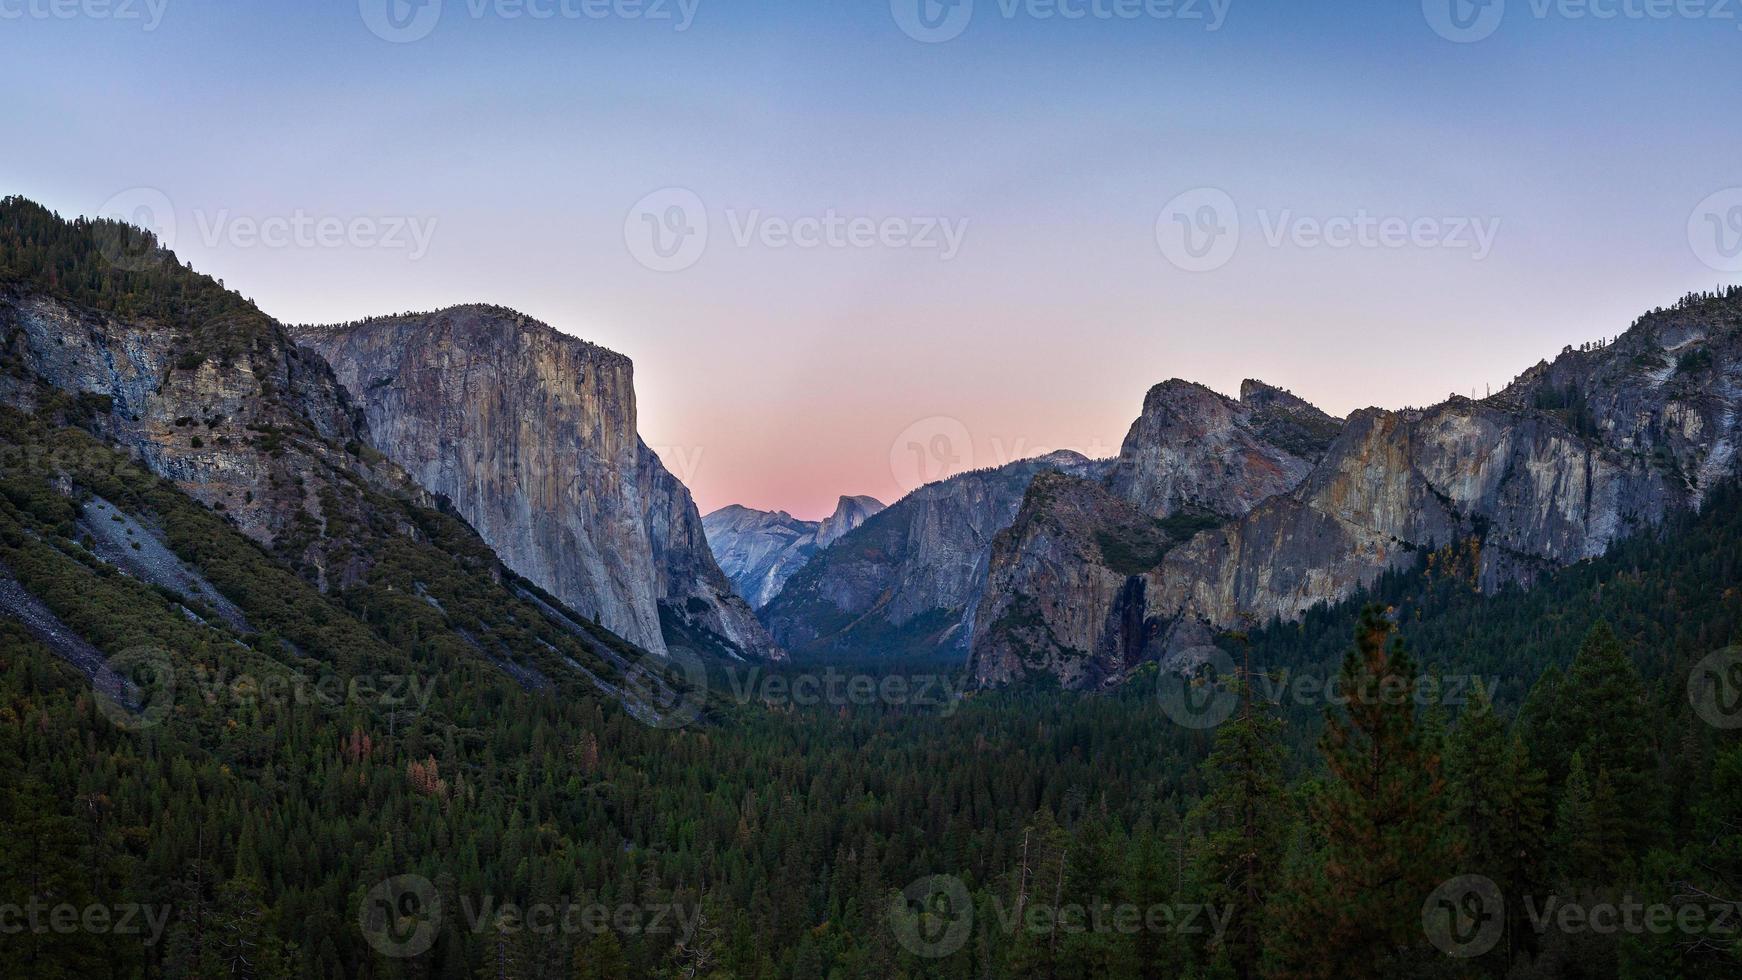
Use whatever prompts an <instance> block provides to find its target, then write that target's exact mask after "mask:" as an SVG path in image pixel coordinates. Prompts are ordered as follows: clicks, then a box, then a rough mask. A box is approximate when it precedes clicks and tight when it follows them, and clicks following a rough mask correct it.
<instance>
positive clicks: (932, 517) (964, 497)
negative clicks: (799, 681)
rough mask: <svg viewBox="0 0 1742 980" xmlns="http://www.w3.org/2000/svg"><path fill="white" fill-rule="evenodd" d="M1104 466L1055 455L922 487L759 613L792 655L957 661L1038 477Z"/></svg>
mask: <svg viewBox="0 0 1742 980" xmlns="http://www.w3.org/2000/svg"><path fill="white" fill-rule="evenodd" d="M1107 465H1108V464H1107V463H1106V462H1104V461H1102V462H1097V461H1094V460H1090V459H1088V458H1087V457H1085V456H1082V455H1080V454H1078V453H1073V452H1056V453H1052V454H1050V455H1047V456H1042V457H1038V458H1035V459H1027V460H1021V461H1018V462H1015V463H1011V464H1009V465H1007V466H1002V467H999V468H997V469H986V470H976V471H974V472H970V473H962V474H959V475H957V476H954V477H951V478H950V479H947V480H942V481H939V482H937V483H932V484H928V485H926V486H923V487H921V488H919V489H918V490H915V491H914V492H912V493H910V494H908V495H907V496H905V497H903V498H902V499H901V500H899V501H897V502H895V503H894V504H892V505H890V507H889V508H888V509H887V510H884V511H883V512H881V513H879V514H877V515H876V516H874V517H872V518H871V519H870V520H868V521H866V522H865V524H864V525H863V526H862V527H860V528H858V529H857V530H854V531H851V532H849V533H847V534H846V535H844V536H843V537H841V538H840V539H839V540H838V541H836V542H835V543H834V544H833V545H832V546H831V547H829V548H828V549H827V550H825V551H823V552H821V553H819V554H818V555H817V556H816V557H815V558H814V559H812V561H811V562H810V563H809V564H807V565H806V566H805V567H804V568H803V569H801V570H800V571H799V572H798V573H797V574H795V575H793V576H792V578H791V579H789V580H788V581H787V583H786V587H785V588H783V589H782V590H781V591H780V594H779V595H777V596H775V597H774V599H773V600H772V601H771V602H769V603H768V605H767V606H765V607H763V609H762V612H761V615H762V619H763V622H765V623H767V624H768V627H769V631H770V632H772V633H773V634H774V638H775V640H776V641H777V642H779V643H780V644H781V645H782V646H783V647H785V648H787V649H788V650H790V651H793V652H794V654H795V655H798V654H801V653H802V654H804V655H810V656H820V655H826V656H842V657H866V656H869V657H880V656H888V655H895V654H899V655H916V656H933V655H938V654H945V655H950V656H960V655H962V654H963V653H965V652H966V650H967V645H968V637H969V635H970V633H971V632H972V629H973V621H974V610H975V608H976V607H977V606H978V604H979V601H980V595H981V592H982V590H983V589H984V587H985V582H986V571H987V565H988V562H989V560H990V558H991V551H992V540H993V538H994V536H996V535H997V533H998V532H999V531H1001V530H1003V529H1004V528H1006V527H1008V526H1010V522H1011V521H1013V520H1014V519H1015V518H1016V512H1017V509H1018V508H1019V507H1020V506H1021V504H1022V497H1023V494H1024V492H1025V491H1026V490H1027V489H1028V485H1029V482H1030V481H1031V480H1033V479H1034V478H1035V476H1036V475H1038V474H1040V473H1044V472H1049V471H1059V472H1065V473H1073V474H1077V475H1089V474H1094V475H1097V476H1098V475H1100V474H1102V473H1104V472H1105V470H1106V467H1107Z"/></svg>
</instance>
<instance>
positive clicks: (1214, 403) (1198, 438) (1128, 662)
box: [969, 379, 1341, 687]
mask: <svg viewBox="0 0 1742 980" xmlns="http://www.w3.org/2000/svg"><path fill="white" fill-rule="evenodd" d="M1340 426H1341V422H1340V421H1339V420H1337V419H1334V418H1332V417H1331V416H1329V415H1327V414H1325V413H1324V412H1322V411H1320V410H1318V409H1317V408H1314V407H1313V406H1312V405H1309V404H1307V403H1306V402H1305V401H1303V400H1301V399H1299V398H1296V397H1295V396H1294V395H1292V394H1289V393H1288V392H1286V391H1283V390H1282V389H1280V388H1275V387H1272V386H1270V385H1266V384H1264V383H1262V382H1259V381H1251V380H1248V381H1246V382H1245V383H1244V384H1243V385H1242V386H1241V390H1240V398H1239V400H1235V399H1232V398H1228V397H1226V396H1224V395H1221V394H1219V393H1217V392H1214V391H1211V390H1210V389H1208V388H1205V387H1204V386H1202V385H1198V384H1193V383H1191V382H1188V381H1181V380H1178V379H1175V380H1171V381H1166V382H1163V383H1161V384H1158V385H1156V386H1155V387H1154V388H1152V389H1150V391H1149V394H1148V395H1147V396H1145V398H1144V400H1143V411H1142V414H1141V415H1139V416H1138V418H1137V420H1136V421H1135V422H1133V423H1132V425H1131V429H1130V431H1129V432H1128V433H1127V435H1126V437H1125V441H1124V443H1123V444H1122V446H1121V448H1120V452H1119V458H1118V459H1117V460H1115V461H1114V462H1113V464H1112V467H1111V469H1110V470H1109V472H1108V473H1107V474H1106V475H1105V477H1104V479H1102V480H1099V481H1097V480H1087V479H1081V478H1068V477H1062V476H1061V477H1054V478H1049V479H1044V480H1036V481H1035V483H1034V484H1033V486H1031V487H1030V488H1029V491H1028V494H1027V496H1026V497H1025V499H1024V500H1023V503H1022V509H1021V511H1020V512H1019V513H1018V515H1017V518H1016V520H1015V522H1014V523H1013V524H1012V525H1011V527H1010V528H1009V529H1008V530H1005V531H1003V532H1002V533H1000V534H999V535H998V537H997V539H996V540H995V541H994V542H993V548H992V557H991V562H990V570H989V574H988V581H987V585H986V592H985V599H984V600H983V603H982V605H981V609H982V614H981V616H980V617H979V618H978V620H977V621H976V623H975V627H974V633H973V636H972V638H971V640H970V644H969V649H970V653H971V663H970V674H971V675H972V677H973V680H974V681H975V683H977V684H980V685H993V684H1003V683H1009V682H1012V681H1015V680H1018V679H1020V678H1022V677H1025V676H1027V675H1029V674H1030V673H1034V672H1039V673H1043V674H1050V675H1052V676H1053V677H1055V678H1056V679H1057V680H1058V681H1060V682H1061V683H1063V684H1065V685H1067V686H1073V687H1074V686H1098V685H1101V684H1105V683H1112V682H1117V681H1119V680H1122V679H1124V676H1125V675H1126V673H1127V672H1129V671H1130V670H1131V669H1133V668H1135V667H1137V666H1138V665H1140V664H1141V663H1143V662H1144V661H1145V660H1147V659H1152V654H1151V653H1150V652H1149V649H1148V648H1149V645H1150V643H1151V641H1152V640H1153V635H1152V634H1153V632H1154V625H1153V624H1152V623H1150V622H1149V615H1148V614H1149V605H1148V590H1149V582H1148V581H1147V580H1146V579H1145V578H1144V577H1143V573H1144V572H1146V571H1148V570H1149V569H1152V568H1154V567H1155V566H1157V565H1158V564H1160V563H1161V561H1162V559H1163V557H1164V556H1165V555H1166V554H1167V553H1168V552H1169V551H1170V550H1172V549H1173V548H1174V547H1175V546H1177V545H1179V544H1181V543H1183V542H1184V541H1186V540H1188V539H1190V538H1191V537H1192V536H1193V535H1194V534H1196V533H1197V532H1199V531H1202V530H1205V529H1207V528H1212V527H1216V526H1219V525H1221V524H1223V523H1225V522H1226V521H1229V520H1231V519H1235V518H1239V517H1241V516H1243V515H1245V514H1247V513H1249V512H1250V511H1251V510H1252V508H1253V507H1254V506H1257V505H1258V504H1259V503H1261V502H1262V501H1264V500H1267V499H1269V498H1271V497H1274V496H1276V495H1278V494H1282V493H1287V492H1288V491H1290V490H1292V489H1294V488H1295V487H1296V486H1298V485H1299V484H1300V483H1301V481H1302V480H1304V479H1306V477H1307V475H1308V473H1310V472H1311V471H1312V468H1313V466H1314V464H1315V463H1317V462H1318V461H1319V460H1321V459H1323V458H1324V455H1325V453H1326V451H1327V450H1328V449H1329V447H1330V445H1331V444H1332V441H1333V440H1334V439H1335V437H1336V434H1337V430H1338V429H1339V427H1340ZM1194 637H1195V638H1196V639H1200V640H1201V639H1203V638H1204V637H1203V635H1202V634H1201V631H1200V633H1198V634H1194ZM1179 645H1182V646H1183V645H1184V644H1183V643H1181V644H1179Z"/></svg>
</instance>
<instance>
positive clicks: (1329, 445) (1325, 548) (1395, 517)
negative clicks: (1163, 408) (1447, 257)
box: [970, 293, 1742, 684]
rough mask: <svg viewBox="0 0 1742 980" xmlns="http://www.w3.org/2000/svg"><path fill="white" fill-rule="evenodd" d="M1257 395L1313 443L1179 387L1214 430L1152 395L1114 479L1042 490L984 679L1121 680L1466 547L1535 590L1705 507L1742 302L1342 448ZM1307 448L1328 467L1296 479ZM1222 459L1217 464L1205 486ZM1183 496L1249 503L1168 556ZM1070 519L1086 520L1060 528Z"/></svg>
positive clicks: (1729, 421) (1727, 299)
mask: <svg viewBox="0 0 1742 980" xmlns="http://www.w3.org/2000/svg"><path fill="white" fill-rule="evenodd" d="M1164 387H1168V386H1164ZM1173 388H1174V389H1175V390H1177V389H1178V386H1177V385H1175V386H1173ZM1158 390H1159V389H1158ZM1249 395H1256V396H1257V397H1254V398H1252V399H1251V401H1252V403H1253V407H1254V408H1259V407H1260V406H1262V410H1264V411H1271V410H1273V409H1275V408H1278V407H1280V408H1283V409H1284V410H1285V411H1286V414H1287V415H1288V416H1290V417H1291V418H1292V419H1293V422H1291V423H1290V424H1288V425H1287V426H1284V427H1282V428H1277V427H1274V426H1267V431H1268V432H1269V433H1271V435H1269V436H1267V437H1266V439H1267V440H1268V439H1273V438H1281V439H1287V440H1292V439H1294V434H1301V433H1302V432H1303V431H1304V434H1307V435H1309V436H1310V438H1309V439H1306V440H1303V441H1300V442H1298V443H1295V444H1294V445H1295V447H1296V449H1297V450H1298V451H1299V452H1302V453H1305V454H1307V455H1305V456H1300V455H1296V453H1295V452H1283V451H1282V450H1281V449H1280V447H1278V446H1276V444H1275V443H1268V445H1269V446H1270V447H1271V448H1272V449H1274V450H1276V452H1277V453H1281V455H1277V454H1275V453H1270V452H1265V451H1262V450H1260V449H1255V448H1254V446H1253V445H1252V444H1251V443H1249V442H1248V441H1247V440H1246V439H1245V438H1244V434H1245V433H1246V432H1247V430H1249V429H1252V428H1253V426H1250V425H1248V426H1245V427H1242V426H1239V425H1232V426H1231V425H1227V424H1222V423H1221V419H1222V417H1223V415H1224V414H1225V413H1227V412H1228V411H1229V410H1228V406H1227V405H1219V406H1218V405H1217V404H1216V403H1215V402H1214V401H1213V400H1211V399H1207V398H1205V397H1204V396H1201V395H1191V396H1189V397H1186V396H1176V397H1173V398H1170V399H1166V401H1168V402H1170V403H1172V404H1176V405H1177V404H1189V405H1193V406H1198V408H1199V416H1200V417H1203V418H1211V419H1213V420H1215V421H1216V424H1211V425H1195V426H1194V425H1180V424H1171V423H1169V420H1171V419H1172V418H1173V417H1174V415H1175V414H1177V413H1171V412H1159V413H1158V412H1155V411H1152V408H1151V404H1150V403H1153V402H1155V401H1156V396H1155V393H1153V392H1152V395H1151V399H1150V403H1146V406H1145V413H1144V414H1145V419H1140V420H1139V422H1138V423H1137V425H1135V426H1134V427H1133V430H1132V436H1131V438H1129V439H1128V440H1127V446H1126V451H1125V452H1123V453H1122V454H1121V460H1120V465H1119V467H1118V469H1117V470H1116V471H1115V472H1114V474H1113V475H1112V476H1111V477H1110V478H1109V480H1108V481H1107V488H1108V489H1109V490H1110V491H1111V494H1110V495H1101V494H1097V493H1096V492H1095V491H1093V490H1091V489H1089V488H1084V487H1073V488H1068V492H1065V491H1060V490H1057V489H1055V490H1054V491H1053V492H1050V493H1048V494H1046V495H1044V496H1038V497H1034V499H1031V500H1029V501H1028V502H1026V503H1025V510H1031V511H1033V513H1029V514H1028V515H1027V517H1026V519H1025V520H1024V521H1023V522H1021V523H1022V527H1021V529H1019V531H1018V533H1014V534H1011V535H1007V536H1005V537H1003V538H1001V539H1000V542H999V547H998V548H997V549H995V554H994V557H993V563H992V575H991V584H990V586H989V595H988V598H987V600H986V608H987V609H988V611H989V616H990V611H991V610H993V609H996V610H998V612H997V615H996V617H993V618H988V619H987V620H985V622H986V627H985V628H984V629H982V630H980V631H979V632H977V633H976V635H975V639H974V643H973V650H972V654H971V659H970V672H971V673H972V675H973V676H974V677H975V679H976V680H977V681H978V682H979V683H982V684H998V683H1004V682H1007V681H1009V680H1012V679H1015V678H1017V677H1020V676H1023V675H1025V674H1027V673H1029V672H1031V671H1039V672H1042V673H1046V674H1051V675H1053V676H1056V677H1058V678H1060V679H1061V680H1064V681H1066V682H1067V683H1080V684H1092V683H1097V682H1099V681H1102V680H1106V679H1117V678H1118V677H1120V676H1121V675H1122V674H1123V673H1124V672H1126V671H1128V670H1129V669H1130V668H1131V667H1133V666H1134V665H1136V664H1138V663H1141V662H1143V661H1146V660H1154V659H1160V658H1164V657H1166V656H1168V655H1170V654H1177V653H1180V652H1182V651H1184V650H1186V649H1189V648H1190V647H1193V646H1197V645H1201V644H1202V643H1203V642H1205V639H1206V637H1207V636H1208V635H1209V633H1210V631H1212V630H1214V629H1222V628H1228V627H1232V626H1236V625H1238V624H1239V623H1241V622H1242V621H1243V620H1245V619H1248V618H1250V619H1256V620H1257V621H1259V622H1264V621H1268V620H1272V619H1280V620H1283V621H1291V620H1295V619H1297V618H1299V617H1300V616H1301V615H1302V614H1303V613H1304V612H1306V611H1307V610H1308V609H1311V608H1313V607H1314V606H1316V605H1319V604H1321V603H1329V602H1336V601H1338V600H1341V599H1343V598H1346V597H1348V596H1350V595H1352V594H1353V593H1355V592H1356V591H1357V590H1358V589H1360V588H1362V587H1363V586H1365V585H1367V584H1369V583H1371V582H1372V581H1373V580H1374V579H1375V578H1376V577H1377V576H1379V575H1380V574H1381V573H1383V572H1386V571H1388V570H1395V569H1400V568H1404V567H1406V566H1409V565H1412V564H1414V563H1416V562H1419V561H1423V560H1426V559H1427V558H1428V557H1429V556H1436V557H1437V558H1439V559H1450V558H1452V557H1453V556H1458V557H1459V560H1461V561H1465V562H1467V563H1468V564H1469V566H1470V574H1471V577H1472V583H1473V586H1474V587H1475V588H1477V589H1480V590H1482V591H1484V592H1493V591H1496V590H1498V589H1500V588H1503V587H1505V586H1507V585H1509V584H1529V583H1530V582H1531V581H1533V580H1534V579H1535V578H1536V577H1537V576H1538V575H1540V574H1541V573H1543V572H1545V571H1548V570H1551V569H1554V568H1558V567H1562V566H1564V565H1567V564H1570V563H1573V562H1577V561H1582V560H1586V559H1590V558H1594V557H1597V556H1600V555H1602V554H1603V553H1604V552H1605V551H1606V550H1607V549H1608V548H1609V546H1610V545H1612V544H1613V543H1614V542H1616V541H1617V540H1619V539H1620V538H1622V537H1624V536H1626V535H1629V534H1632V533H1635V532H1638V531H1641V530H1644V529H1647V528H1650V527H1653V526H1655V525H1657V524H1659V523H1660V522H1662V521H1663V520H1664V519H1665V517H1666V516H1668V515H1669V514H1672V513H1674V512H1677V511H1680V510H1684V509H1688V508H1697V507H1699V506H1700V504H1701V502H1702V500H1703V496H1704V494H1705V492H1706V491H1707V489H1709V488H1710V487H1712V486H1714V485H1716V484H1717V483H1719V482H1721V481H1722V480H1724V479H1725V478H1727V477H1729V476H1731V475H1733V474H1734V473H1735V472H1736V446H1737V442H1738V438H1739V435H1738V432H1737V407H1738V402H1739V399H1742V296H1739V295H1738V294H1736V293H1730V294H1727V295H1724V296H1704V297H1693V298H1690V299H1689V300H1687V301H1684V302H1683V303H1682V304H1680V305H1678V306H1677V307H1676V308H1674V309H1671V310H1660V311H1657V312H1655V313H1653V314H1651V315H1649V316H1647V317H1645V318H1643V319H1641V320H1640V321H1639V322H1638V323H1636V324H1635V325H1634V326H1633V328H1632V329H1630V330H1629V331H1627V332H1626V333H1625V334H1623V335H1622V336H1620V337H1619V338H1617V340H1616V341H1615V342H1614V343H1611V344H1596V345H1586V346H1585V347H1584V348H1581V349H1578V350H1574V349H1571V348H1569V349H1567V350H1566V351H1564V352H1563V353H1562V354H1561V356H1560V357H1558V358H1557V359H1556V360H1555V361H1554V362H1553V363H1547V362H1544V363H1542V364H1538V365H1537V366H1536V367H1533V368H1532V369H1530V370H1529V371H1527V372H1526V373H1525V374H1524V375H1522V376H1521V377H1520V378H1519V379H1518V380H1517V381H1515V382H1514V383H1513V384H1512V385H1510V386H1509V387H1507V388H1506V389H1505V390H1504V391H1502V392H1500V393H1498V394H1496V395H1494V396H1492V397H1490V398H1488V399H1485V400H1483V401H1480V402H1478V401H1472V400H1470V399H1466V398H1460V397H1453V398H1451V399H1450V400H1448V401H1446V402H1444V403H1442V404H1440V405H1437V406H1434V407H1432V408H1428V409H1419V410H1417V409H1412V410H1405V411H1399V412H1392V411H1385V410H1381V409H1366V410H1363V411H1360V412H1357V413H1355V414H1354V415H1353V416H1351V417H1350V418H1349V419H1348V420H1347V422H1346V423H1344V424H1343V426H1342V428H1341V431H1340V432H1337V433H1336V435H1335V438H1334V439H1332V440H1330V441H1328V442H1326V441H1325V439H1324V437H1325V435H1326V434H1328V428H1327V427H1326V426H1325V424H1324V420H1323V419H1321V418H1319V417H1318V416H1317V415H1315V414H1313V413H1305V412H1304V411H1303V409H1302V408H1301V407H1300V406H1299V405H1296V404H1293V403H1292V402H1289V401H1285V400H1282V399H1279V398H1277V397H1276V396H1275V395H1272V394H1270V393H1268V392H1267V391H1264V390H1262V389H1257V388H1253V387H1251V386H1250V385H1249V386H1248V389H1247V390H1246V391H1244V392H1243V399H1242V400H1243V402H1244V401H1246V400H1247V397H1246V396H1249ZM1151 416H1156V417H1157V420H1150V417H1151ZM1296 423H1298V426H1297V425H1296ZM1261 425H1264V424H1263V423H1261ZM1279 433H1294V434H1289V435H1280V436H1279V435H1278V434H1279ZM1158 437H1159V438H1158ZM1176 438H1177V439H1183V442H1171V441H1167V440H1172V439H1176ZM1134 457H1135V459H1134ZM1291 457H1292V458H1293V459H1304V458H1309V457H1310V458H1312V459H1313V463H1312V465H1311V467H1310V469H1309V470H1307V471H1305V472H1303V473H1300V476H1299V477H1296V476H1295V475H1294V474H1295V473H1297V472H1299V471H1298V468H1297V467H1296V466H1295V465H1294V464H1293V462H1292V461H1291ZM1205 461H1215V463H1216V465H1215V466H1214V467H1212V473H1213V475H1215V476H1217V477H1219V478H1220V479H1219V481H1213V482H1212V484H1211V485H1210V486H1208V487H1206V486H1204V485H1203V484H1202V481H1203V479H1204V477H1205V469H1204V466H1203V465H1202V464H1203V463H1204V462H1205ZM1291 481H1292V484H1293V485H1289V484H1290V482H1291ZM1180 503H1184V504H1187V505H1196V506H1198V507H1201V508H1203V509H1205V510H1209V511H1216V512H1219V513H1222V514H1226V515H1228V516H1230V517H1231V518H1232V519H1231V520H1228V521H1227V522H1226V523H1224V524H1221V525H1220V526H1218V527H1214V528H1209V529H1205V530H1203V531H1201V532H1200V533H1198V534H1196V535H1195V536H1193V537H1192V538H1191V539H1190V540H1189V541H1187V542H1185V543H1182V544H1178V546H1177V547H1171V548H1169V549H1168V550H1166V551H1165V552H1162V551H1160V550H1158V549H1155V548H1152V547H1151V546H1150V545H1151V540H1150V535H1149V534H1148V532H1147V530H1142V531H1141V532H1139V531H1134V530H1133V528H1134V527H1137V525H1134V523H1133V513H1132V512H1133V511H1136V512H1138V513H1147V514H1151V515H1154V514H1157V513H1166V512H1168V511H1169V510H1170V509H1171V508H1173V507H1175V506H1177V505H1178V504H1180ZM1048 511H1056V513H1050V514H1049V513H1048ZM1055 525H1059V526H1070V527H1072V528H1074V529H1075V530H1074V531H1073V532H1072V533H1071V534H1068V535H1059V534H1056V533H1050V531H1049V529H1050V528H1052V527H1054V526H1055ZM1096 536H1101V537H1110V538H1111V539H1114V540H1121V539H1123V540H1126V541H1128V547H1126V549H1125V550H1126V551H1128V552H1131V553H1133V554H1137V555H1143V556H1153V557H1154V558H1155V561H1154V562H1153V563H1151V564H1148V565H1147V567H1141V566H1143V564H1144V563H1143V562H1142V561H1137V562H1130V563H1126V564H1124V565H1123V566H1121V565H1120V564H1118V563H1113V562H1108V561H1105V560H1104V556H1105V551H1106V549H1101V550H1099V551H1097V550H1093V549H1086V548H1084V547H1082V542H1083V541H1085V540H1089V539H1092V538H1095V537H1096Z"/></svg>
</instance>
